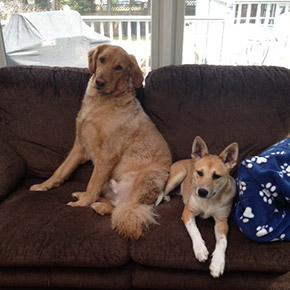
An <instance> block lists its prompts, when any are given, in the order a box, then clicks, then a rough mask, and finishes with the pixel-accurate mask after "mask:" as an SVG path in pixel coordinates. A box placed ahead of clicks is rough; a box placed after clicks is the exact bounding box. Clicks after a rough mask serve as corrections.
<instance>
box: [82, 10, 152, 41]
mask: <svg viewBox="0 0 290 290" xmlns="http://www.w3.org/2000/svg"><path fill="white" fill-rule="evenodd" d="M82 19H83V20H84V21H85V22H86V23H87V24H88V25H89V26H90V27H91V28H92V29H93V30H94V31H96V32H98V33H100V34H102V35H105V36H108V37H110V38H111V39H117V40H119V41H122V40H124V37H125V36H127V40H129V41H130V40H132V37H133V33H132V25H136V28H135V32H136V33H135V35H134V36H135V37H134V38H135V40H137V41H140V40H141V37H143V39H144V40H149V35H150V24H151V16H112V15H109V16H82ZM124 24H125V25H124ZM106 26H107V27H106ZM142 26H144V27H142ZM116 28H117V29H116Z"/></svg>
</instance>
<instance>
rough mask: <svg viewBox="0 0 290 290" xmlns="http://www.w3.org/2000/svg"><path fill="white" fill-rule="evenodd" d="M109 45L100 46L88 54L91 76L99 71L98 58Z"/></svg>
mask: <svg viewBox="0 0 290 290" xmlns="http://www.w3.org/2000/svg"><path fill="white" fill-rule="evenodd" d="M108 46H110V45H109V44H100V45H98V46H97V47H96V48H93V49H91V50H90V51H89V52H88V67H89V71H90V73H91V74H93V73H94V72H95V71H96V69H97V56H98V54H99V53H100V52H101V51H103V50H104V49H106V48H107V47H108Z"/></svg>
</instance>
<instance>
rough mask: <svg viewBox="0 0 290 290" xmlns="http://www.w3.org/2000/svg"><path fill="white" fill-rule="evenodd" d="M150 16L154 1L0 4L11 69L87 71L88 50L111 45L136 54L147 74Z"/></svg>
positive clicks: (23, 1)
mask: <svg viewBox="0 0 290 290" xmlns="http://www.w3.org/2000/svg"><path fill="white" fill-rule="evenodd" d="M47 11H49V12H47ZM150 11H151V0H142V1H138V0H136V1H132V0H131V1H128V0H123V1H122V0H119V1H114V0H113V1H112V0H108V1H105V0H79V1H73V0H29V1H28V0H12V1H10V0H9V1H8V0H0V16H1V25H2V28H3V36H4V42H5V47H6V54H7V61H8V65H17V64H22V65H23V64H24V65H28V64H32V65H52V66H76V67H86V66H87V59H86V55H87V51H88V50H89V49H91V48H93V47H95V46H97V45H98V44H100V43H111V44H116V45H120V46H121V47H123V48H124V49H125V50H126V51H128V53H131V54H134V55H135V56H136V58H137V61H138V62H139V65H140V66H141V68H142V70H143V72H144V74H146V73H148V72H149V70H150V54H151V53H150V51H151V39H150V29H151V16H150V14H151V13H150ZM17 13H18V15H17ZM19 31H20V32H21V33H19Z"/></svg>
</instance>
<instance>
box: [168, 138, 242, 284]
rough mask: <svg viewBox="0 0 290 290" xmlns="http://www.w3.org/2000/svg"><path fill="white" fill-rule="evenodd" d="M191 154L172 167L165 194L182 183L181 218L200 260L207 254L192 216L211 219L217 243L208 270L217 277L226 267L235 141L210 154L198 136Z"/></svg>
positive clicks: (233, 185)
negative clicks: (217, 153) (220, 151)
mask: <svg viewBox="0 0 290 290" xmlns="http://www.w3.org/2000/svg"><path fill="white" fill-rule="evenodd" d="M191 157H192V159H187V160H181V161H178V162H176V163H174V164H173V165H172V166H171V170H170V177H169V180H168V182H167V185H166V188H165V196H166V195H167V194H168V193H169V192H171V191H172V190H173V189H174V188H175V187H176V186H178V185H179V184H181V194H182V197H183V202H184V204H185V207H184V210H183V213H182V218H181V219H182V221H183V222H184V224H185V227H186V229H187V231H188V233H189V235H190V237H191V239H192V243H193V251H194V254H195V257H196V259H197V260H198V261H200V262H205V261H206V260H207V258H208V254H209V253H208V250H207V248H206V246H205V242H204V240H203V239H202V237H201V234H200V232H199V230H198V228H197V225H196V221H195V218H196V217H197V216H200V217H201V218H204V219H206V218H209V217H213V218H214V220H215V237H216V246H215V250H214V252H213V254H212V260H211V264H210V273H211V275H212V276H213V277H215V278H216V277H219V276H221V275H222V274H223V272H224V267H225V252H226V248H227V233H228V222H227V220H228V216H229V214H230V212H231V208H232V201H233V198H234V196H235V194H236V185H235V181H234V179H233V178H232V177H231V176H230V170H231V169H232V168H233V167H234V166H235V165H236V162H237V157H238V144H237V143H232V144H231V145H229V146H228V147H226V148H225V149H224V150H223V152H222V153H221V154H220V155H219V156H216V155H210V154H209V152H208V149H207V146H206V144H205V142H204V141H203V140H202V138H201V137H199V136H197V137H196V138H195V139H194V142H193V145H192V154H191Z"/></svg>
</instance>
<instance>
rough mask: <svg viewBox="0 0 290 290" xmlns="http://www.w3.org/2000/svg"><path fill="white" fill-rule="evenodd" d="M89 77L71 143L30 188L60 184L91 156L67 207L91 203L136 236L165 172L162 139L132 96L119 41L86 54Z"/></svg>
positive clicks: (131, 69)
mask: <svg viewBox="0 0 290 290" xmlns="http://www.w3.org/2000/svg"><path fill="white" fill-rule="evenodd" d="M88 63H89V71H90V72H91V74H92V76H91V78H90V80H89V82H88V86H87V89H86V93H85V96H84V99H83V102H82V106H81V109H80V111H79V113H78V116H77V119H76V137H75V141H74V145H73V148H72V149H71V151H70V153H69V155H68V157H67V158H66V159H65V161H64V162H63V163H62V165H61V166H60V167H59V168H58V169H57V170H56V171H55V172H54V174H53V175H52V176H51V177H50V178H49V179H48V180H46V181H45V182H43V183H41V184H36V185H33V186H31V187H30V190H33V191H47V190H50V189H52V188H54V187H57V186H60V185H61V184H62V183H63V182H64V181H65V180H66V179H68V178H69V176H70V175H71V173H72V172H73V171H74V170H75V169H76V168H77V167H78V165H80V164H82V163H84V162H86V161H89V160H91V161H92V162H93V164H94V169H93V173H92V176H91V178H90V180H89V182H88V185H87V188H86V191H85V192H75V193H73V194H72V195H73V197H74V199H75V200H76V201H74V202H69V203H68V205H70V206H91V207H92V208H93V209H94V210H95V211H96V212H97V213H98V214H100V215H105V214H112V228H113V229H115V230H116V231H117V232H118V233H120V234H122V235H123V236H125V237H130V238H135V239H138V238H139V237H140V236H141V235H142V233H143V229H144V227H148V226H149V225H150V224H152V223H155V217H156V214H155V213H154V208H153V205H154V203H155V201H156V199H157V197H158V196H159V195H160V194H161V193H162V192H163V190H164V187H165V183H166V181H167V179H168V176H169V171H170V165H171V154H170V150H169V148H168V145H167V143H166V142H165V140H164V139H163V137H162V135H161V134H160V133H159V131H158V130H157V128H156V127H155V125H154V124H153V123H152V121H151V120H150V119H149V117H148V116H147V115H146V114H145V113H144V111H143V109H142V107H141V106H140V104H139V102H138V100H137V99H136V96H135V88H137V87H140V86H141V85H142V82H143V75H142V72H141V70H140V68H139V66H138V64H137V62H136V59H135V57H134V56H133V55H129V54H128V53H127V52H126V51H124V50H123V49H122V48H120V47H118V46H112V45H108V44H103V45H99V46H98V47H97V48H95V49H93V50H91V51H90V52H89V53H88Z"/></svg>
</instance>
